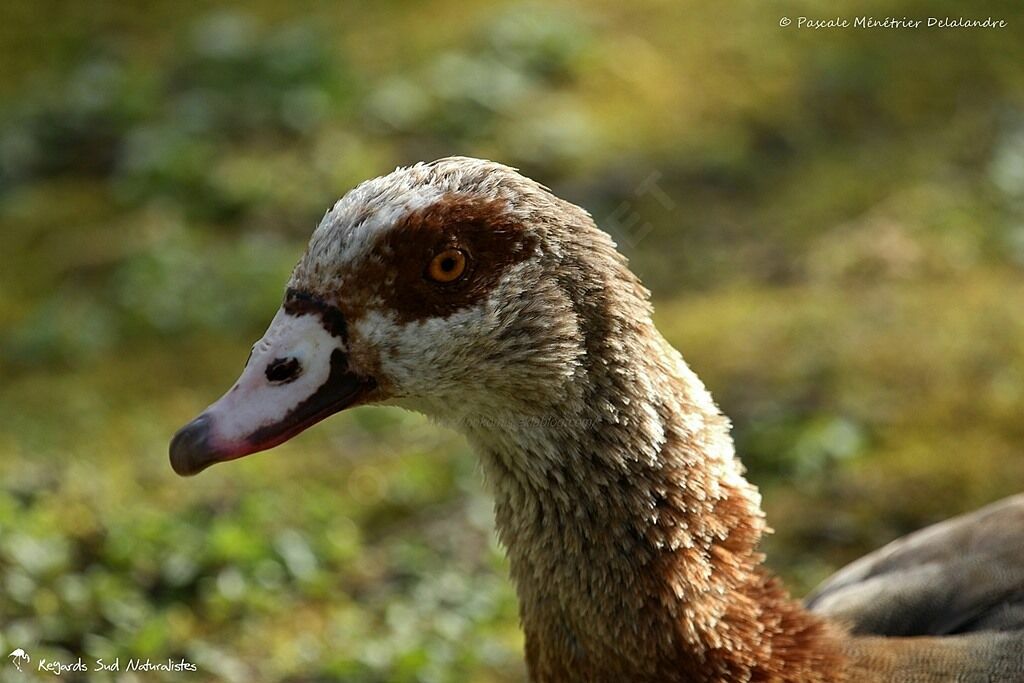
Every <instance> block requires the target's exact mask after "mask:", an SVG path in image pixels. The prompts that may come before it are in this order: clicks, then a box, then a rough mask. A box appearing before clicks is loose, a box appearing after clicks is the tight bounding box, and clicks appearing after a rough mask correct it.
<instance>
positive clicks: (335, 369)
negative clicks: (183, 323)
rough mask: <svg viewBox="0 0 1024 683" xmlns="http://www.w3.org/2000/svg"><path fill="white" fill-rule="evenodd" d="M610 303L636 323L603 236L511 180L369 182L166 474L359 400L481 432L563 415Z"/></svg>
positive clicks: (417, 177) (279, 435) (443, 164)
mask: <svg viewBox="0 0 1024 683" xmlns="http://www.w3.org/2000/svg"><path fill="white" fill-rule="evenodd" d="M616 279H617V280H620V282H618V283H615V282H612V280H616ZM612 290H617V291H620V292H622V291H626V292H629V293H632V294H633V295H634V298H636V299H637V300H638V301H640V302H641V303H640V309H642V310H640V311H639V314H640V315H639V317H640V318H641V319H642V318H644V317H645V316H646V315H647V313H646V308H645V306H646V304H645V302H646V292H644V291H643V290H642V288H641V287H640V285H639V283H638V282H637V281H636V279H635V277H633V276H632V274H631V273H630V272H629V271H628V269H626V267H625V261H624V259H623V258H622V257H621V256H620V255H619V254H618V253H617V252H616V251H615V247H614V244H613V243H612V241H611V239H610V238H609V237H608V236H607V235H606V234H605V233H603V232H601V231H600V230H598V229H597V228H596V227H595V226H594V224H593V221H592V220H591V219H590V217H589V216H588V215H587V214H586V212H584V211H583V210H582V209H580V208H578V207H576V206H574V205H572V204H570V203H568V202H564V201H562V200H560V199H558V198H557V197H555V196H554V195H552V194H551V193H550V192H549V191H548V190H547V189H546V188H544V187H542V186H541V185H539V184H537V183H535V182H533V181H531V180H529V179H527V178H525V177H523V176H521V175H520V174H518V173H517V172H516V171H514V170H513V169H511V168H508V167H506V166H502V165H500V164H496V163H492V162H488V161H482V160H477V159H469V158H461V157H455V158H447V159H441V160H438V161H435V162H432V163H421V164H416V165H414V166H411V167H408V168H400V169H397V170H396V171H394V172H393V173H391V174H389V175H386V176H383V177H380V178H375V179H373V180H369V181H367V182H364V183H363V184H361V185H359V186H358V187H356V188H355V189H353V190H352V191H350V192H349V193H348V194H347V195H345V196H344V197H343V198H342V199H341V200H339V201H338V202H337V203H336V204H335V205H334V207H333V208H331V209H330V210H329V211H328V212H327V213H326V215H325V216H324V218H323V220H322V221H321V222H320V224H319V226H318V227H317V228H316V230H315V231H314V233H313V235H312V237H311V239H310V242H309V245H308V248H307V249H306V251H305V253H304V254H303V256H302V257H301V259H300V260H299V262H298V264H297V265H296V267H295V269H294V271H293V272H292V275H291V277H290V280H289V282H288V285H287V289H286V293H285V296H284V301H283V303H282V305H281V307H280V309H279V310H278V311H277V313H276V315H275V316H274V318H273V320H272V322H271V323H270V326H269V328H268V329H267V331H266V333H265V334H264V336H263V337H262V338H261V339H260V340H259V341H257V342H256V344H255V345H254V346H253V348H252V353H251V355H250V356H249V359H248V362H247V363H246V365H245V368H244V370H243V372H242V374H241V376H240V377H239V379H238V381H237V382H236V383H235V384H234V386H232V387H231V388H230V389H229V390H228V392H227V393H225V394H224V395H223V396H222V397H221V398H220V399H219V400H217V401H216V402H215V403H213V404H212V405H210V406H209V407H208V408H207V409H206V410H205V411H204V412H203V413H202V414H201V415H200V416H199V417H197V418H196V419H195V420H193V421H192V422H190V423H189V424H188V425H186V426H185V427H183V428H182V429H181V430H179V431H178V433H177V434H176V435H175V436H174V438H173V440H172V442H171V447H170V456H171V464H172V466H173V467H174V470H175V471H176V472H177V473H178V474H182V475H191V474H196V473H198V472H199V471H201V470H203V469H205V468H206V467H208V466H210V465H212V464H214V463H216V462H220V461H224V460H231V459H234V458H238V457H241V456H244V455H247V454H250V453H255V452H257V451H262V450H266V449H268V448H271V447H273V446H275V445H277V444H280V443H282V442H284V441H286V440H288V439H289V438H291V437H293V436H295V435H296V434H298V433H299V432H301V431H303V430H304V429H306V428H308V427H310V426H312V425H313V424H315V423H317V422H319V421H320V420H322V419H324V418H326V417H328V416H330V415H332V414H334V413H336V412H338V411H341V410H344V409H346V408H349V407H353V406H358V405H364V404H390V405H398V406H402V407H405V408H409V409H412V410H416V411H419V412H422V413H425V414H427V415H429V416H431V417H433V418H435V419H437V420H439V421H441V422H444V423H448V424H450V425H452V426H455V427H457V428H462V429H463V431H467V430H468V431H473V430H483V431H490V432H494V431H501V430H502V428H503V426H504V427H507V426H508V425H509V424H510V423H511V422H514V421H516V420H522V419H524V418H527V419H529V418H533V419H543V416H545V415H551V414H552V413H554V412H558V411H564V410H566V406H571V405H574V404H576V403H578V402H579V401H581V400H583V397H582V391H583V390H582V388H581V383H580V382H579V381H578V380H579V378H580V375H581V373H584V372H585V368H584V358H585V356H586V354H587V351H588V349H587V343H588V337H589V336H593V335H591V334H590V332H591V331H592V330H595V329H598V328H602V327H606V326H607V325H608V324H609V321H608V318H607V317H606V316H603V315H602V311H607V310H608V309H607V307H605V306H604V303H606V301H605V299H606V298H607V296H608V292H609V291H612ZM627 313H631V314H633V318H634V319H636V317H637V316H636V313H637V311H635V310H634V311H627Z"/></svg>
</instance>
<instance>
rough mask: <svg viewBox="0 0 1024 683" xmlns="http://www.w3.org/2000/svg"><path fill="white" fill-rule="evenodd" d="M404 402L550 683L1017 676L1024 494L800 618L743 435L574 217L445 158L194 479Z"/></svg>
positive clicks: (321, 230) (612, 257)
mask: <svg viewBox="0 0 1024 683" xmlns="http://www.w3.org/2000/svg"><path fill="white" fill-rule="evenodd" d="M365 404H388V405H396V406H402V407H405V408H408V409H411V410H416V411H419V412H422V413H425V414H427V415H429V416H431V417H432V418H435V419H437V420H439V421H441V422H443V423H445V424H448V425H450V426H452V427H454V428H455V429H457V430H459V431H461V432H462V433H464V434H465V435H466V437H467V438H468V439H469V441H470V442H471V444H472V446H473V447H474V449H475V450H476V452H477V453H478V454H479V456H480V458H481V460H482V463H483V470H484V473H485V477H486V479H487V481H488V483H489V487H490V489H491V490H492V491H493V495H494V498H495V517H496V523H497V529H498V533H499V535H500V538H501V541H502V543H503V544H504V546H505V547H506V548H507V551H508V555H509V559H510V564H511V573H512V577H513V579H514V580H515V583H516V587H517V591H518V596H519V603H520V615H521V619H522V625H523V629H524V630H525V634H526V659H527V664H528V669H529V673H530V677H531V679H532V680H535V681H545V682H547V681H560V682H561V681H587V682H600V681H608V682H614V683H622V682H624V681H894V682H900V683H905V682H908V681H922V682H923V681H1009V680H1024V562H1022V560H1024V555H1022V551H1021V547H1022V541H1024V496H1018V497H1015V498H1011V499H1007V500H1005V501H1003V502H1001V503H997V504H996V505H994V506H992V507H989V508H986V509H984V510H981V511H979V512H975V513H974V514H971V515H967V516H965V517H961V518H958V519H954V520H952V521H948V522H945V523H942V524H939V525H936V526H934V527H931V528H929V529H926V530H924V531H921V532H918V533H916V534H914V535H912V536H909V537H907V538H904V539H902V540H899V541H896V542H894V543H893V544H891V545H889V546H887V547H886V548H883V549H881V550H879V551H877V552H875V553H873V554H871V555H869V556H868V557H866V558H863V559H862V560H860V561H859V562H856V563H854V564H852V565H851V566H849V567H847V568H846V569H844V570H842V571H840V572H839V573H838V574H836V575H835V576H834V577H833V578H832V579H830V580H829V581H827V582H826V583H825V584H824V585H823V586H822V587H821V588H820V589H818V590H817V591H816V592H815V593H814V595H813V596H812V597H811V598H810V599H809V601H808V602H807V603H806V604H805V605H802V604H801V603H799V602H797V601H795V600H794V599H792V598H791V597H790V596H789V594H788V593H787V592H786V590H785V589H784V588H783V586H782V585H781V584H780V582H779V581H778V580H776V579H775V578H773V577H772V576H771V574H770V573H769V572H767V571H766V570H765V569H764V568H763V567H762V559H763V558H762V556H761V554H759V553H758V550H757V547H758V542H759V541H760V539H761V536H762V534H763V533H765V521H764V515H763V513H762V511H761V508H760V498H759V495H758V492H757V490H756V488H755V487H754V486H752V485H751V484H750V483H748V482H747V480H746V479H745V478H744V476H743V467H742V465H741V464H740V462H739V460H738V459H737V458H736V456H735V454H734V451H733V443H732V439H731V437H730V434H729V421H728V420H727V419H726V418H725V417H724V416H723V415H722V414H721V413H720V412H719V410H718V408H717V406H716V405H715V403H714V401H713V400H712V399H711V396H710V395H709V394H708V392H707V390H706V389H705V388H704V385H703V384H701V381H700V380H699V379H698V378H697V377H696V375H695V374H694V373H693V372H692V371H691V370H690V368H689V367H687V365H686V363H685V362H684V361H683V359H682V357H681V356H680V355H679V353H678V352H676V351H675V349H673V348H672V347H671V346H670V345H669V344H668V343H667V342H666V341H665V339H664V338H662V336H661V334H659V332H658V330H657V329H655V327H654V325H653V323H652V322H651V304H650V302H649V293H648V291H647V290H646V289H644V287H643V286H642V285H641V284H640V281H639V280H638V279H637V277H636V276H635V275H633V273H632V272H630V270H629V269H628V268H627V265H626V259H625V258H624V257H623V256H621V255H620V254H619V253H618V252H617V251H616V250H615V245H614V244H613V242H612V240H611V239H610V238H609V236H608V235H607V234H605V233H604V232H602V231H601V230H599V229H598V228H597V227H596V226H595V225H594V222H593V221H592V220H591V218H590V216H589V215H588V214H587V213H586V212H585V211H583V210H582V209H580V208H579V207H577V206H574V205H572V204H570V203H568V202H565V201H563V200H561V199H559V198H557V197H555V196H554V195H552V194H551V192H550V191H548V190H547V189H546V188H544V187H542V186H541V185H539V184H537V183H535V182H533V181H531V180H529V179H528V178H525V177H523V176H521V175H519V174H518V173H516V172H515V171H514V170H513V169H511V168H508V167H505V166H502V165H499V164H496V163H492V162H488V161H482V160H478V159H469V158H447V159H441V160H438V161H435V162H433V163H420V164H416V165H414V166H411V167H408V168H400V169H398V170H396V171H395V172H393V173H391V174H390V175H387V176H383V177H380V178H376V179H374V180H370V181H367V182H365V183H363V184H361V185H359V186H358V187H356V188H355V189H354V190H352V191H351V192H349V193H348V194H347V195H346V196H345V197H344V198H342V199H341V200H340V201H339V202H337V203H336V204H335V205H334V207H333V208H332V209H331V210H330V211H328V212H327V214H326V215H325V216H324V218H323V220H322V221H321V223H320V225H319V226H318V227H317V229H316V231H315V232H314V233H313V236H312V238H311V240H310V243H309V247H308V249H307V250H306V252H305V254H304V255H303V256H302V258H301V260H300V261H299V263H298V265H297V266H296V267H295V270H294V272H293V273H292V275H291V279H290V280H289V282H288V287H287V293H286V294H285V297H284V303H283V304H282V306H281V308H280V310H278V312H277V315H276V316H275V317H274V319H273V321H272V322H271V324H270V327H269V329H268V330H267V332H266V334H265V335H264V337H263V338H262V339H261V340H260V341H258V342H257V343H256V345H255V346H254V347H253V350H252V354H251V356H250V358H249V361H248V363H247V364H246V367H245V369H244V371H243V372H242V375H241V377H240V378H239V380H238V382H237V383H236V384H235V386H233V387H232V388H231V390H230V391H228V392H227V393H226V394H225V395H224V396H223V397H222V398H221V399H219V400H218V401H217V402H215V403H214V404H213V405H211V406H210V407H209V408H207V409H206V410H205V411H204V412H203V413H202V414H201V415H200V416H199V417H197V418H196V419H195V420H194V421H192V422H191V423H189V424H188V425H186V426H185V427H183V428H182V429H181V430H180V431H179V432H178V433H177V434H176V435H175V436H174V439H173V440H172V442H171V446H170V456H171V464H172V465H173V467H174V470H175V471H176V472H177V473H178V474H181V475H192V474H196V473H197V472H199V471H201V470H203V469H204V468H206V467H208V466H209V465H211V464H213V463H215V462H219V461H223V460H230V459H233V458H238V457H240V456H243V455H246V454H249V453H254V452H256V451H261V450H265V449H267V448H271V447H272V446H275V445H277V444H279V443H281V442H283V441H285V440H287V439H289V438H291V437H292V436H295V435H296V434H298V433H299V432H301V431H302V430H304V429H306V428H307V427H309V426H310V425H312V424H314V423H316V422H318V421H319V420H322V419H323V418H325V417H327V416H329V415H331V414H333V413H336V412H338V411H340V410H343V409H346V408H349V407H352V406H358V405H365Z"/></svg>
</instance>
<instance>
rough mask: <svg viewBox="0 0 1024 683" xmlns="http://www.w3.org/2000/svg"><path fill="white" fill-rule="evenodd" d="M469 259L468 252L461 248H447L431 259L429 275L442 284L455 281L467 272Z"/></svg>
mask: <svg viewBox="0 0 1024 683" xmlns="http://www.w3.org/2000/svg"><path fill="white" fill-rule="evenodd" d="M468 260H469V259H468V257H467V256H466V252H464V251H462V250H461V249H445V250H444V251H442V252H441V253H439V254H435V255H434V258H432V259H430V264H429V265H428V266H427V277H428V278H430V279H431V280H433V281H434V282H440V283H442V284H448V283H449V282H455V281H456V280H458V279H459V278H460V277H462V276H463V275H464V274H465V272H466V264H467V262H468Z"/></svg>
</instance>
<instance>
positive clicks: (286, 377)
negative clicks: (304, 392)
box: [267, 358, 302, 384]
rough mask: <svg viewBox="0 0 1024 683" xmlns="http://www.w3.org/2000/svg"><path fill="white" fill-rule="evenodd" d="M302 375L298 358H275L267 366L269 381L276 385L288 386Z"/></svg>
mask: <svg viewBox="0 0 1024 683" xmlns="http://www.w3.org/2000/svg"><path fill="white" fill-rule="evenodd" d="M300 374H302V366H300V365H299V359H298V358H275V359H274V360H272V361H270V364H269V365H267V379H268V380H269V381H271V382H273V383H275V384H286V383H287V382H291V381H292V380H293V379H295V378H296V377H298V376H299V375H300Z"/></svg>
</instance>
